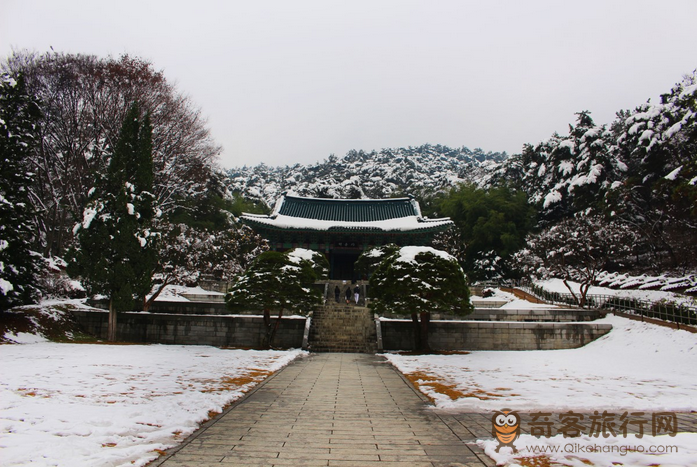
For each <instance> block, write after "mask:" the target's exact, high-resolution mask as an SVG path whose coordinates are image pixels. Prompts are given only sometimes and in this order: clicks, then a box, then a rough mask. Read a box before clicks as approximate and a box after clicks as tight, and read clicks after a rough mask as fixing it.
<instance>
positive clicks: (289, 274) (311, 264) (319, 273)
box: [225, 248, 329, 347]
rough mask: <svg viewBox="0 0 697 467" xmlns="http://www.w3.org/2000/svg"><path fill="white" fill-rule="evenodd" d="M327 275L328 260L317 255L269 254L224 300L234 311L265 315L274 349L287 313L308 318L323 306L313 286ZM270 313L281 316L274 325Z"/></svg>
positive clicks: (298, 251)
mask: <svg viewBox="0 0 697 467" xmlns="http://www.w3.org/2000/svg"><path fill="white" fill-rule="evenodd" d="M328 273H329V263H328V262H327V259H326V258H325V257H324V255H322V254H321V253H318V252H316V251H310V250H305V249H303V248H296V249H294V250H290V251H287V252H284V253H281V252H278V251H266V252H264V253H262V254H260V255H259V256H258V257H257V258H256V259H255V260H254V262H252V264H251V265H250V267H249V268H248V269H247V271H246V272H245V273H244V274H243V275H242V276H240V277H239V278H238V279H237V281H236V282H235V283H234V284H233V286H232V288H231V289H230V291H229V292H228V294H227V296H226V298H225V300H226V302H227V306H228V308H230V309H232V310H258V311H262V312H263V314H264V324H265V326H266V337H265V338H266V346H267V347H271V345H272V344H273V338H274V336H275V334H276V330H277V329H278V325H279V324H280V321H281V318H282V317H283V311H284V310H289V311H293V312H295V313H299V314H302V315H306V314H307V313H309V312H310V311H311V310H312V309H313V308H314V307H315V306H316V305H319V304H320V303H321V301H322V293H321V292H320V291H319V290H318V289H317V288H315V287H314V283H315V282H316V281H317V280H319V279H325V278H326V277H327V275H328ZM271 311H277V312H278V317H277V319H276V321H275V323H273V322H272V321H271Z"/></svg>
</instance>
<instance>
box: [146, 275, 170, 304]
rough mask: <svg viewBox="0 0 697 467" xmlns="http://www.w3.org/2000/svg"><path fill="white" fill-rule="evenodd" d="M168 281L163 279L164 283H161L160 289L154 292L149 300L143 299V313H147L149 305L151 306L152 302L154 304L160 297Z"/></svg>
mask: <svg viewBox="0 0 697 467" xmlns="http://www.w3.org/2000/svg"><path fill="white" fill-rule="evenodd" d="M169 280H170V278H169V277H167V278H165V280H164V282H162V284H161V285H160V287H159V288H158V289H157V290H156V291H155V293H154V294H152V296H151V297H150V298H147V296H146V297H143V311H148V310H149V309H150V305H152V302H154V301H155V299H156V298H157V297H159V296H160V294H161V293H162V291H163V290H164V289H165V287H167V286H168V285H169Z"/></svg>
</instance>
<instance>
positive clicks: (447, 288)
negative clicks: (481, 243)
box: [359, 246, 472, 352]
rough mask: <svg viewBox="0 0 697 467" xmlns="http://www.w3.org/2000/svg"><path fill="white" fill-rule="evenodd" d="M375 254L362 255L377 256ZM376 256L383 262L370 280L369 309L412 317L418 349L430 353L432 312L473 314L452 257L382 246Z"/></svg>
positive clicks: (416, 248) (462, 277)
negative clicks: (429, 333)
mask: <svg viewBox="0 0 697 467" xmlns="http://www.w3.org/2000/svg"><path fill="white" fill-rule="evenodd" d="M372 251H373V250H368V251H367V252H365V253H364V254H363V256H369V257H374V256H376V255H375V253H374V252H372ZM377 256H378V257H381V258H382V261H380V263H379V264H377V266H376V267H375V268H374V272H373V274H372V276H371V277H370V298H371V302H370V305H369V306H370V308H372V309H373V310H374V311H375V312H376V313H378V314H385V313H393V314H397V315H409V316H411V319H412V322H413V323H414V345H415V348H416V350H419V351H422V352H430V351H431V347H430V345H429V342H428V327H429V326H428V325H429V322H430V320H431V313H432V312H435V313H453V314H456V315H466V314H469V313H471V311H472V305H471V303H470V294H469V288H468V287H467V280H466V277H465V273H464V272H463V270H462V268H461V267H460V265H459V264H458V262H457V260H456V259H455V258H454V257H453V256H451V255H449V254H448V253H446V252H444V251H439V250H436V249H434V248H431V247H422V246H406V247H402V248H395V247H393V246H386V247H385V246H383V247H379V254H378V255H377ZM359 261H361V259H360V258H359Z"/></svg>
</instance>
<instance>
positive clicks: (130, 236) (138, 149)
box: [68, 103, 158, 341]
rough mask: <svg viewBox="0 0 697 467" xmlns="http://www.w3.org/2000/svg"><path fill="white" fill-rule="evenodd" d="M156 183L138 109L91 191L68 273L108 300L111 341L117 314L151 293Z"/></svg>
mask: <svg viewBox="0 0 697 467" xmlns="http://www.w3.org/2000/svg"><path fill="white" fill-rule="evenodd" d="M152 183H153V168H152V127H151V126H150V120H149V118H148V116H146V117H145V118H144V119H142V120H141V118H140V110H139V107H138V105H137V104H135V103H134V104H133V105H132V106H131V108H130V109H129V111H128V114H127V115H126V118H125V119H124V122H123V126H122V129H121V134H120V137H119V140H118V142H117V144H116V147H115V148H114V151H113V155H112V157H111V160H110V163H109V167H108V171H107V174H106V176H105V177H104V179H103V180H102V183H100V184H99V186H98V187H97V188H95V189H93V190H90V191H91V193H90V200H89V203H88V205H87V208H86V209H85V211H84V215H83V221H82V223H81V224H78V225H77V226H76V227H75V233H76V234H77V238H78V242H79V246H78V248H76V249H75V250H74V252H73V254H72V255H71V256H72V258H71V262H70V264H69V269H68V271H69V273H70V274H71V275H76V276H80V277H81V278H82V280H83V282H84V285H85V286H86V287H87V290H88V292H89V293H91V294H103V295H106V296H107V297H108V298H109V332H108V340H110V341H113V340H116V318H117V312H118V311H124V310H127V309H132V308H133V307H134V306H137V305H135V303H136V302H135V301H134V299H135V298H137V299H138V300H140V301H141V303H142V301H144V300H145V297H146V295H147V294H148V292H150V289H151V288H152V275H153V271H154V268H155V266H156V263H157V239H158V235H157V233H156V232H154V231H153V229H152V219H153V217H154V216H155V214H156V213H155V205H154V204H155V201H154V196H153V194H152Z"/></svg>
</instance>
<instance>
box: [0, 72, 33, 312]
mask: <svg viewBox="0 0 697 467" xmlns="http://www.w3.org/2000/svg"><path fill="white" fill-rule="evenodd" d="M40 116H41V115H40V111H39V106H38V105H37V103H36V102H35V101H34V99H33V98H32V97H30V96H29V95H28V94H27V92H26V90H25V86H24V80H23V78H22V77H21V76H16V77H12V76H10V75H7V74H4V75H2V76H0V311H3V310H6V309H8V308H10V307H12V306H16V305H22V304H26V303H30V302H32V301H34V299H35V298H36V297H37V295H38V291H37V289H36V273H37V271H38V264H39V256H38V255H37V254H34V253H33V252H32V251H31V245H32V241H33V240H34V237H35V234H34V232H35V231H36V229H35V228H34V226H33V225H32V220H31V219H32V212H31V202H30V199H29V189H30V186H31V183H32V179H33V175H32V172H31V167H30V164H29V155H30V151H31V150H32V147H33V146H34V145H35V144H36V140H35V134H36V131H35V128H36V122H37V121H38V119H39V118H40Z"/></svg>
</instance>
